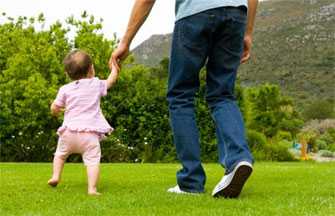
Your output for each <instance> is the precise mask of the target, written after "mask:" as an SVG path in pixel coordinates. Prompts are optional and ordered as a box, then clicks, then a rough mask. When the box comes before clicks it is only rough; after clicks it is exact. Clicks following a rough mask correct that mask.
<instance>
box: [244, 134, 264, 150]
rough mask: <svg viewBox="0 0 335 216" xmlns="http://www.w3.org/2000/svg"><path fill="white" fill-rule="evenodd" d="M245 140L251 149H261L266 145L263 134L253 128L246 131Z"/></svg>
mask: <svg viewBox="0 0 335 216" xmlns="http://www.w3.org/2000/svg"><path fill="white" fill-rule="evenodd" d="M247 141H248V144H249V147H250V149H251V150H252V151H260V150H263V149H264V146H265V145H266V137H265V135H264V134H262V133H260V132H257V131H255V130H248V131H247Z"/></svg>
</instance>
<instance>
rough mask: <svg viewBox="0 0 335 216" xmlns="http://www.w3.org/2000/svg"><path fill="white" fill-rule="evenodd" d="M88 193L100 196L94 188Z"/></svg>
mask: <svg viewBox="0 0 335 216" xmlns="http://www.w3.org/2000/svg"><path fill="white" fill-rule="evenodd" d="M88 195H90V196H100V195H101V193H99V192H97V191H96V190H92V191H88Z"/></svg>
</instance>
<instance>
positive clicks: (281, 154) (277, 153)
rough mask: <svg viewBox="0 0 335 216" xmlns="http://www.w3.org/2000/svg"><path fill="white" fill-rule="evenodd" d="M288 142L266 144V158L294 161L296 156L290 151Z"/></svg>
mask: <svg viewBox="0 0 335 216" xmlns="http://www.w3.org/2000/svg"><path fill="white" fill-rule="evenodd" d="M286 145H287V143H282V142H279V143H277V144H268V145H266V146H265V153H266V160H271V161H294V160H295V158H294V156H293V155H292V154H291V153H290V152H289V150H288V148H287V146H286Z"/></svg>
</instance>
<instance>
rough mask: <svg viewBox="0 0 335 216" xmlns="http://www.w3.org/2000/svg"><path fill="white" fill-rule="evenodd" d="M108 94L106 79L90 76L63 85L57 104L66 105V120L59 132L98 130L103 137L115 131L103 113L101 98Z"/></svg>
mask: <svg viewBox="0 0 335 216" xmlns="http://www.w3.org/2000/svg"><path fill="white" fill-rule="evenodd" d="M106 95H107V82H106V80H99V79H98V78H88V79H80V80H77V81H73V82H71V83H69V84H66V85H64V86H62V87H61V88H60V89H59V91H58V94H57V97H56V100H55V102H54V103H55V104H56V105H57V106H59V107H65V112H64V121H63V124H62V126H61V127H60V128H58V130H57V133H58V135H61V134H62V133H63V132H64V131H65V130H70V131H74V132H96V133H98V134H100V135H101V136H102V137H103V135H104V134H106V133H110V132H112V131H113V128H112V127H111V126H110V125H109V124H108V122H107V120H106V119H105V117H104V116H103V114H102V111H101V108H100V98H101V97H102V96H106Z"/></svg>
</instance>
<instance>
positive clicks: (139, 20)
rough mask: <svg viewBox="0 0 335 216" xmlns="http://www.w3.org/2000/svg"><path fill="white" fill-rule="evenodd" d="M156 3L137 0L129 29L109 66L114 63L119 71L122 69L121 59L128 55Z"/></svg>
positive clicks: (152, 0) (148, 0) (147, 0)
mask: <svg viewBox="0 0 335 216" xmlns="http://www.w3.org/2000/svg"><path fill="white" fill-rule="evenodd" d="M154 4H155V0H136V1H135V4H134V6H133V9H132V12H131V15H130V18H129V22H128V27H127V31H126V33H125V35H124V36H123V37H122V40H121V43H120V44H119V46H118V48H117V49H116V50H115V51H114V52H113V54H112V57H111V59H110V60H109V68H110V69H111V70H112V66H113V65H114V67H116V68H117V70H118V71H119V70H120V65H121V64H120V63H121V61H122V60H124V59H125V58H126V57H127V56H128V54H129V47H130V44H131V42H132V40H133V38H134V37H135V35H136V33H137V32H138V30H139V29H140V28H141V26H142V25H143V23H144V22H145V20H146V18H147V17H148V15H149V13H150V11H151V9H152V7H153V6H154Z"/></svg>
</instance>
